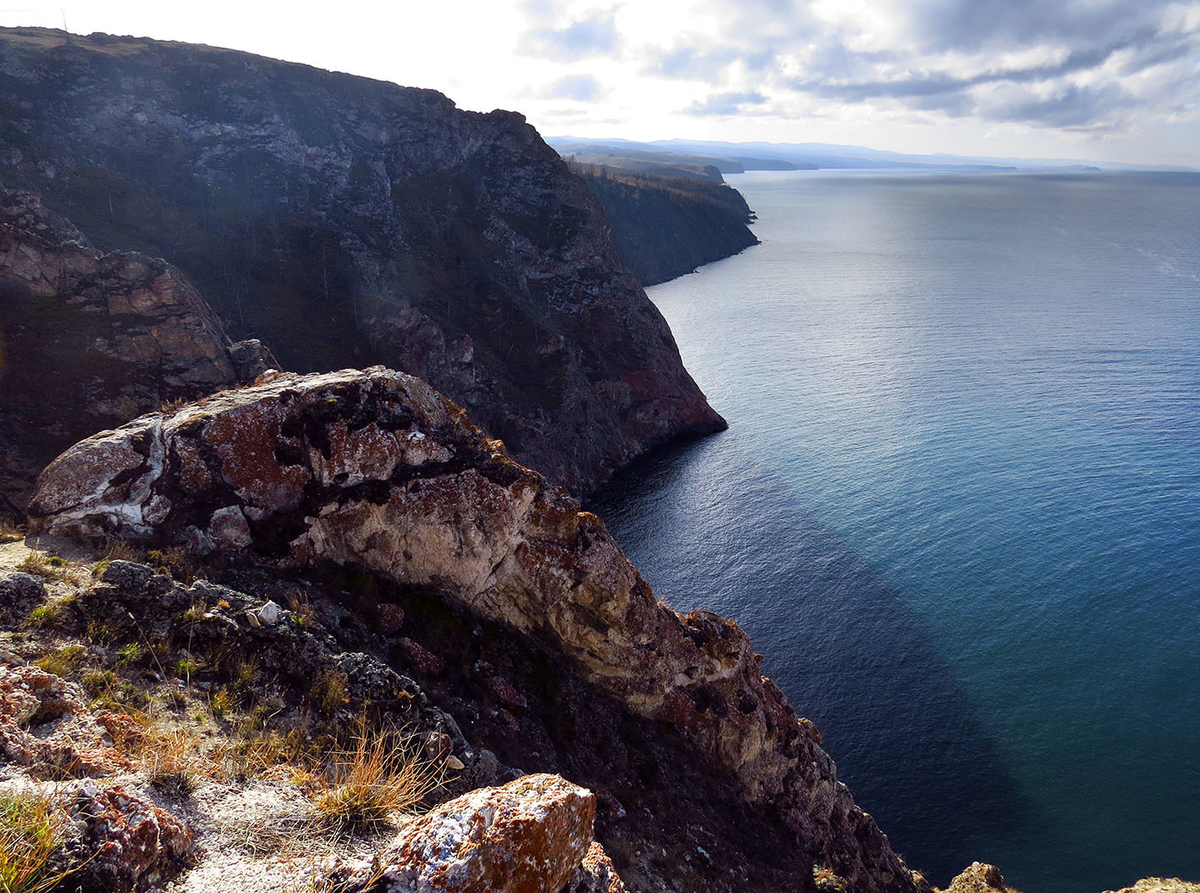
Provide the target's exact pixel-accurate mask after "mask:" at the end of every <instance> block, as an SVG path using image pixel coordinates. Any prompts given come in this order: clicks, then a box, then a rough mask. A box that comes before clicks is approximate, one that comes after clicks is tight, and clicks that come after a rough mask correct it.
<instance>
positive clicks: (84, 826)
mask: <svg viewBox="0 0 1200 893" xmlns="http://www.w3.org/2000/svg"><path fill="white" fill-rule="evenodd" d="M66 793H67V795H68V796H70V797H71V802H70V806H69V809H68V814H69V815H70V816H71V818H72V819H73V822H74V824H73V827H72V831H71V833H70V835H69V836H68V838H67V840H65V841H64V844H63V850H64V852H63V854H62V857H60V858H64V859H65V861H66V864H68V865H72V864H74V865H78V864H82V865H83V867H82V869H80V870H79V871H78V872H77V873H76V874H73V875H72V877H71V882H72V883H73V884H78V883H81V882H82V886H83V887H84V889H99V890H106V891H113V893H142V891H153V890H161V889H162V888H163V885H164V884H165V883H166V882H167V881H169V880H171V879H172V878H174V877H175V876H176V875H178V874H179V873H180V872H181V871H182V870H183V869H184V868H186V867H187V866H188V864H189V862H190V860H191V857H192V852H193V843H194V842H193V833H192V829H191V828H190V827H188V825H187V823H186V822H184V821H183V820H182V819H180V818H178V817H177V816H175V815H173V814H172V813H170V812H168V811H167V810H165V809H162V808H161V807H158V806H155V805H154V804H152V803H148V802H147V801H145V800H143V799H141V798H140V797H138V796H136V795H134V794H132V793H130V792H129V791H127V790H126V789H125V788H123V787H121V786H119V785H115V786H110V787H100V786H99V785H97V784H96V783H94V782H83V783H82V784H77V785H76V787H75V788H74V789H73V790H69V791H67V792H66Z"/></svg>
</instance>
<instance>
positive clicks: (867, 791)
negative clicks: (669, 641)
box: [586, 431, 1038, 885]
mask: <svg viewBox="0 0 1200 893" xmlns="http://www.w3.org/2000/svg"><path fill="white" fill-rule="evenodd" d="M586 507H587V508H588V509H589V510H590V511H593V512H595V513H596V514H598V515H600V517H602V518H604V519H605V521H606V522H607V524H608V526H609V529H610V530H611V531H612V533H613V535H614V536H615V537H616V539H617V541H618V542H619V543H620V544H621V546H622V547H623V548H624V549H625V551H626V553H627V554H628V555H629V557H630V559H631V560H632V561H633V563H634V564H635V565H636V566H637V567H638V569H639V570H640V571H641V572H642V575H643V576H644V577H645V578H646V579H647V580H648V581H649V582H650V584H651V585H652V586H653V587H654V590H655V593H656V595H658V597H659V598H660V599H662V600H664V601H666V602H667V603H669V604H671V605H672V606H673V607H674V608H675V609H676V610H681V611H686V610H691V609H694V608H706V609H710V610H715V611H719V612H720V613H722V614H725V615H727V616H730V617H732V618H734V619H736V620H737V621H738V623H739V624H741V626H742V627H743V628H744V629H745V630H746V631H747V632H748V633H749V634H750V637H751V640H752V641H753V642H754V647H755V649H756V650H757V651H760V652H762V653H763V654H764V655H765V656H766V658H765V660H764V661H763V672H764V673H765V674H767V675H770V676H771V677H772V678H774V679H775V681H776V682H777V683H778V684H779V685H780V687H781V688H782V689H783V691H784V692H785V693H786V694H787V696H788V698H789V700H790V701H791V702H792V704H793V706H795V708H796V711H797V712H798V713H799V714H800V715H802V716H806V717H808V718H809V719H811V720H813V721H814V722H816V723H817V725H818V727H819V728H820V729H821V731H822V733H823V734H824V747H825V749H826V750H827V751H829V753H830V754H831V756H833V758H834V759H835V760H836V761H837V764H838V775H839V778H840V779H841V780H842V781H844V782H846V784H847V785H849V787H850V789H851V791H852V792H853V793H854V797H855V800H856V801H857V802H858V804H859V805H860V806H861V807H862V808H863V809H865V810H867V811H868V812H870V813H871V814H872V815H873V816H874V817H875V819H876V820H877V822H878V823H879V825H880V827H881V828H882V829H883V830H884V832H885V833H887V834H888V836H889V838H890V840H891V842H892V845H893V846H894V847H895V848H896V849H897V850H898V851H899V852H900V853H901V854H903V855H904V856H905V858H906V860H907V861H908V863H909V865H910V866H911V867H913V868H917V869H920V870H922V871H924V872H925V873H926V874H927V876H928V877H930V879H931V880H932V881H933V882H934V883H937V884H939V885H945V884H946V883H948V881H949V880H950V878H951V877H952V876H953V875H954V874H955V873H957V872H958V871H961V870H962V869H963V868H964V867H966V866H967V865H968V864H970V862H972V861H973V860H975V859H986V852H987V850H988V849H990V848H991V847H990V846H989V845H988V844H989V841H991V842H997V841H1001V840H1012V839H1013V838H1014V837H1028V836H1029V835H1030V834H1031V832H1033V833H1036V831H1035V829H1034V827H1033V826H1034V825H1036V824H1038V822H1037V819H1036V817H1035V810H1034V808H1033V807H1032V805H1030V804H1028V803H1026V802H1022V799H1021V797H1020V795H1019V793H1018V791H1017V788H1016V784H1015V782H1014V781H1013V779H1012V778H1011V776H1010V775H1009V773H1008V772H1007V770H1006V768H1005V766H1004V764H1003V762H1002V760H1001V759H1000V756H999V754H998V752H997V749H996V745H995V743H994V741H992V740H991V739H990V738H989V737H988V735H987V734H986V732H985V730H984V729H983V727H982V726H981V724H980V723H979V721H978V719H977V711H976V707H975V705H974V704H973V703H972V702H971V699H970V697H969V696H968V694H967V693H966V692H965V691H964V690H963V689H962V688H961V687H960V686H959V685H958V684H957V683H956V682H955V680H954V679H953V678H952V676H951V674H950V672H949V669H948V667H947V666H946V664H945V663H944V662H943V661H942V660H941V658H940V657H939V655H938V651H937V648H936V644H935V642H934V641H933V640H932V639H931V637H930V635H929V633H928V631H927V630H926V628H925V626H924V624H923V623H922V621H921V620H920V618H919V617H917V616H916V615H915V614H914V613H913V612H912V611H911V610H910V609H909V608H908V607H907V606H906V605H905V603H904V601H903V598H902V596H901V594H900V593H899V592H898V591H897V589H896V587H895V586H894V585H892V584H891V583H890V582H889V581H888V580H887V579H886V578H885V577H884V576H883V575H882V574H881V573H880V572H879V571H878V570H877V569H876V568H874V567H873V566H872V565H871V564H870V563H869V562H868V561H867V560H865V559H864V558H863V557H862V556H861V555H858V554H857V553H856V552H854V551H853V550H852V549H851V548H850V547H849V546H848V545H847V544H846V543H845V542H843V541H842V540H840V539H839V538H838V537H836V536H834V535H833V534H832V533H830V531H828V530H826V529H824V528H823V527H822V526H821V525H820V524H818V523H817V522H816V521H815V520H814V519H813V518H812V517H811V516H810V515H809V514H808V513H807V512H806V511H805V510H804V508H803V507H802V506H801V505H800V504H799V503H798V501H797V500H796V498H795V496H794V495H793V494H792V492H791V490H790V489H789V488H788V486H787V485H786V484H785V483H784V482H783V481H781V480H780V479H779V478H778V477H777V476H776V475H775V474H774V473H773V472H771V471H770V470H769V469H766V468H764V467H762V466H761V465H759V464H757V463H756V462H754V461H753V460H752V459H750V458H749V457H747V456H746V455H745V454H744V453H743V451H742V450H741V449H739V447H738V440H737V435H736V432H734V431H730V432H727V433H725V434H721V435H716V436H714V437H709V438H706V439H703V440H698V441H691V442H687V443H683V444H679V445H676V446H674V447H668V448H666V449H664V450H660V451H658V452H656V453H653V454H651V455H650V456H647V457H644V458H643V459H642V460H640V461H639V462H637V463H635V464H634V465H633V466H631V467H630V468H628V469H627V470H626V471H624V472H623V473H622V474H620V475H618V476H617V477H616V478H614V480H613V481H612V482H611V483H610V484H609V485H608V486H607V487H606V488H605V489H604V490H603V491H601V492H600V493H598V494H596V495H595V496H594V497H593V498H592V499H591V500H589V502H588V504H587V506H586Z"/></svg>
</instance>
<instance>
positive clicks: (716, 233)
mask: <svg viewBox="0 0 1200 893" xmlns="http://www.w3.org/2000/svg"><path fill="white" fill-rule="evenodd" d="M575 169H576V170H577V171H578V172H579V174H580V175H581V176H582V177H583V178H584V179H585V180H586V181H587V184H588V188H589V189H590V190H591V191H592V192H593V193H595V195H596V197H597V198H599V199H600V202H601V204H603V205H604V213H605V214H606V215H607V216H608V222H609V224H610V225H611V226H612V238H613V245H614V247H615V248H616V249H617V254H618V255H620V257H621V260H622V261H623V262H624V263H625V265H626V266H627V267H629V271H630V272H631V273H633V275H634V276H636V277H637V279H638V281H639V282H641V283H642V285H656V284H658V283H660V282H666V281H667V280H668V279H674V278H675V277H676V276H682V275H684V274H685V273H690V272H692V271H693V270H695V269H696V268H697V267H699V266H702V265H703V264H708V263H712V262H713V261H715V260H720V259H721V258H723V257H730V256H732V255H734V254H737V253H738V252H739V251H742V250H744V249H746V248H749V247H750V246H751V245H757V244H758V239H757V238H756V237H755V235H754V233H752V232H751V231H750V228H749V227H748V226H747V225H746V224H748V223H749V222H750V220H751V219H752V217H753V214H752V213H751V211H750V208H749V206H748V205H747V204H746V200H745V199H744V198H742V195H741V193H739V192H738V191H737V190H735V189H731V188H730V187H729V186H726V185H724V184H723V183H710V182H707V181H703V180H695V179H691V180H681V179H672V178H666V177H660V176H655V175H654V174H636V173H634V172H631V171H620V170H605V169H603V168H600V167H596V166H586V165H584V166H576V167H575Z"/></svg>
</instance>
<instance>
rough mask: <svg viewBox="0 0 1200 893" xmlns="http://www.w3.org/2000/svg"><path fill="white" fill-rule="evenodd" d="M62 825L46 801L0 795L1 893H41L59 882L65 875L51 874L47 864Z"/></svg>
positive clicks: (54, 808)
mask: <svg viewBox="0 0 1200 893" xmlns="http://www.w3.org/2000/svg"><path fill="white" fill-rule="evenodd" d="M66 823H67V817H66V815H64V814H63V812H62V810H61V809H60V808H59V807H58V806H57V805H56V804H55V803H54V801H53V800H51V799H50V798H49V797H46V796H44V795H41V794H35V793H21V794H14V793H5V794H0V889H2V890H3V891H4V893H43V891H48V890H50V889H52V888H54V887H55V886H57V885H58V883H59V882H60V881H62V880H63V878H64V877H65V875H64V874H55V873H52V872H51V870H50V868H49V864H48V863H49V860H50V856H51V854H52V853H53V852H54V850H55V849H56V848H57V847H58V845H59V843H60V842H61V841H62V838H63V832H64V830H65V827H66Z"/></svg>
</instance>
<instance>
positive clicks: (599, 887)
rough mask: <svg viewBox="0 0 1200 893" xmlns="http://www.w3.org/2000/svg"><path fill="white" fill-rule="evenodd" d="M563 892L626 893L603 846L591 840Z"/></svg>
mask: <svg viewBox="0 0 1200 893" xmlns="http://www.w3.org/2000/svg"><path fill="white" fill-rule="evenodd" d="M563 893H627V890H626V888H625V884H624V883H623V882H622V881H621V878H620V876H619V875H618V874H617V868H616V866H615V865H613V862H612V859H610V858H609V857H608V853H606V852H604V847H602V846H601V845H600V844H599V843H597V842H596V841H594V840H593V841H592V843H591V846H589V847H588V851H587V855H585V856H584V857H583V862H582V863H581V864H580V866H579V868H578V869H576V871H575V873H574V874H573V875H571V880H570V882H569V883H568V884H567V886H566V888H565V890H564V891H563Z"/></svg>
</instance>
